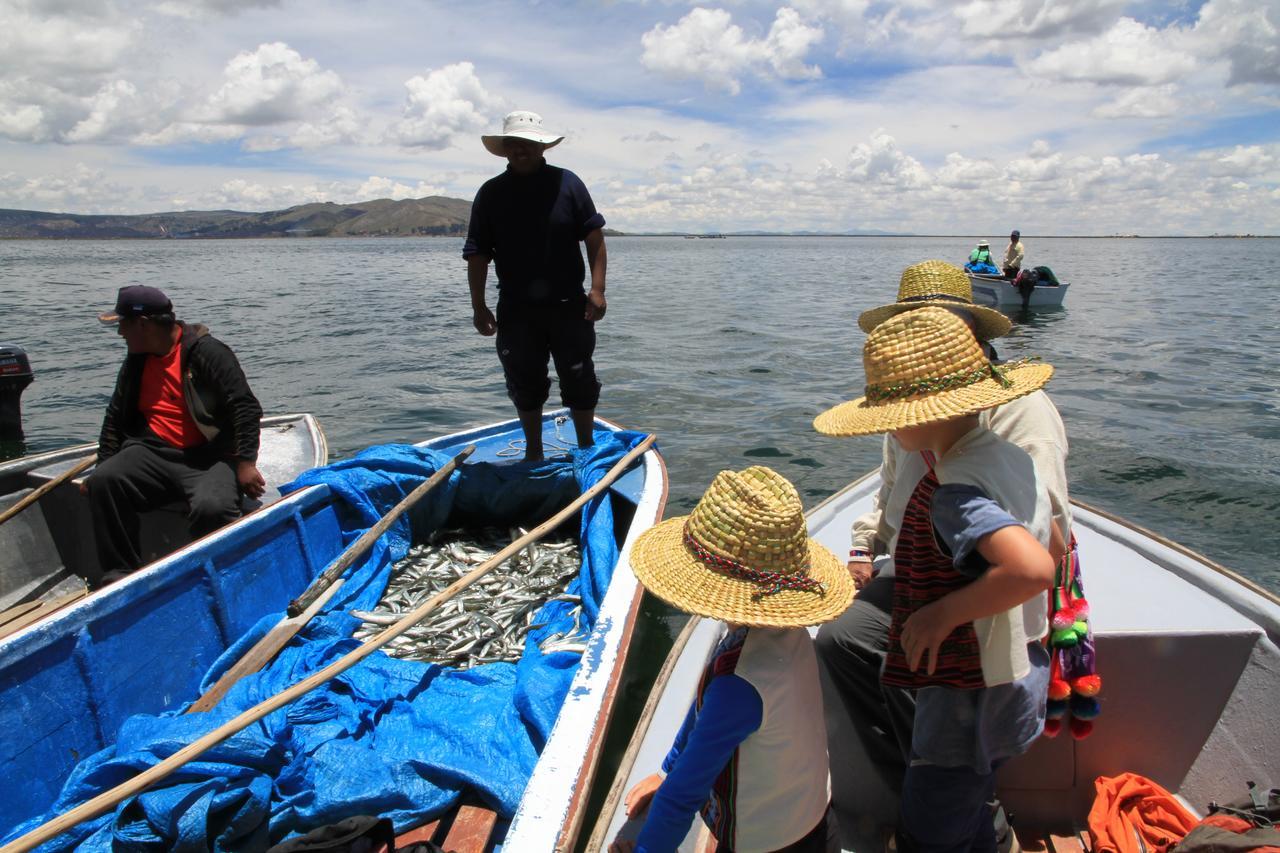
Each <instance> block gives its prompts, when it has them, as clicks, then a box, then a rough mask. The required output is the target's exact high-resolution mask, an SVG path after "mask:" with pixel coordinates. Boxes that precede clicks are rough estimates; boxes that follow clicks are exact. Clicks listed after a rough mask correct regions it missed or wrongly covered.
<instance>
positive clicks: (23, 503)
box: [0, 455, 98, 524]
mask: <svg viewBox="0 0 1280 853" xmlns="http://www.w3.org/2000/svg"><path fill="white" fill-rule="evenodd" d="M97 461H98V457H97V456H96V455H94V456H89V457H87V458H85V459H81V460H80V461H79V462H77V463H76V464H75V465H72V466H71V467H70V468H68V469H67V470H65V471H63V472H62V473H61V474H59V475H58V476H56V477H54V478H53V479H52V480H50V481H49V482H47V483H45V484H44V485H43V486H40V487H39V488H37V489H36V490H35V491H34V492H32V493H31V494H29V495H27V496H26V497H25V498H23V499H22V500H20V501H18V502H17V503H16V504H14V505H13V506H11V507H9V508H8V509H6V510H5V511H4V512H0V524H4V523H5V522H6V521H8V520H9V519H11V518H13V517H14V516H15V515H17V514H18V513H20V512H22V511H23V510H24V509H26V508H27V507H29V506H31V505H32V504H33V503H35V502H36V501H38V500H40V499H41V498H42V497H44V496H45V495H47V494H49V492H52V491H53V490H54V489H56V488H58V486H61V485H62V484H63V483H65V482H67V481H68V480H70V479H71V478H72V477H74V476H75V475H77V474H79V473H81V472H82V471H84V470H85V469H87V468H89V467H90V466H92V465H93V463H94V462H97Z"/></svg>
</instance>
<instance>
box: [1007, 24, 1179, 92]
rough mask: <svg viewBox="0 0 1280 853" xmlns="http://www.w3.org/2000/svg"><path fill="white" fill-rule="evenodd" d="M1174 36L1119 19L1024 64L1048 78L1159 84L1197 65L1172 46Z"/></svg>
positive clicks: (1122, 84) (1173, 32) (1174, 34)
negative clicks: (1098, 32)
mask: <svg viewBox="0 0 1280 853" xmlns="http://www.w3.org/2000/svg"><path fill="white" fill-rule="evenodd" d="M1174 36H1176V32H1175V31H1163V30H1157V29H1154V28H1152V27H1148V26H1145V25H1143V24H1140V23H1138V22H1137V21H1135V20H1133V19H1132V18H1121V19H1120V20H1118V21H1116V23H1115V24H1114V25H1112V27H1111V29H1109V30H1108V31H1107V32H1105V33H1103V34H1101V35H1099V36H1097V37H1096V38H1093V39H1089V40H1085V41H1076V42H1070V43H1068V44H1065V45H1062V46H1061V47H1058V48H1055V49H1053V50H1048V51H1045V52H1044V53H1041V54H1040V55H1039V56H1037V57H1035V58H1034V59H1032V60H1030V61H1029V62H1027V63H1025V65H1024V68H1025V70H1026V71H1027V72H1029V73H1031V74H1033V75H1036V76H1039V77H1046V78H1048V79H1051V80H1072V81H1077V80H1078V81H1085V82H1090V83H1103V84H1110V85H1120V86H1158V85H1161V84H1165V83H1172V82H1174V81H1176V80H1177V79H1179V78H1180V77H1182V76H1183V75H1186V74H1190V73H1191V72H1193V71H1195V70H1196V61H1195V58H1194V57H1193V56H1191V55H1190V54H1188V53H1186V52H1185V51H1184V50H1180V49H1178V48H1177V47H1175V46H1174V44H1173V42H1174V40H1175V39H1174Z"/></svg>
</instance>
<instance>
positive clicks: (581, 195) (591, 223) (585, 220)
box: [569, 172, 604, 240]
mask: <svg viewBox="0 0 1280 853" xmlns="http://www.w3.org/2000/svg"><path fill="white" fill-rule="evenodd" d="M569 174H571V175H573V173H572V172H570V173H569ZM570 187H571V190H572V192H573V203H574V208H575V209H576V210H577V215H578V222H579V223H581V224H580V225H579V227H578V239H579V240H582V239H585V238H586V236H587V235H588V234H590V233H591V232H592V231H594V230H596V229H597V228H603V227H604V216H603V215H601V214H600V213H599V212H598V211H597V210H596V204H595V202H593V201H592V200H591V193H589V192H587V185H586V184H584V183H583V182H582V179H581V178H579V177H578V176H577V175H573V180H572V181H571V182H570Z"/></svg>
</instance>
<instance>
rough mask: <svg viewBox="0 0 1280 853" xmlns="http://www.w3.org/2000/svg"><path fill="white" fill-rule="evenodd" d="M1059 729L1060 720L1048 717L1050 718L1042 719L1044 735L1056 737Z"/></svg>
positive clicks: (1060, 726)
mask: <svg viewBox="0 0 1280 853" xmlns="http://www.w3.org/2000/svg"><path fill="white" fill-rule="evenodd" d="M1061 731H1062V720H1053V719H1050V720H1045V721H1044V736H1045V737H1057V736H1058V733H1059V732H1061Z"/></svg>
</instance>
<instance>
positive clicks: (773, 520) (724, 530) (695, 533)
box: [631, 466, 854, 628]
mask: <svg viewBox="0 0 1280 853" xmlns="http://www.w3.org/2000/svg"><path fill="white" fill-rule="evenodd" d="M631 568H632V570H633V571H634V572H635V574H636V577H637V578H639V579H640V583H642V584H644V585H645V587H646V588H647V589H648V590H649V591H650V592H652V593H653V594H654V595H656V596H658V598H661V599H662V600H663V601H665V602H667V603H668V604H670V605H672V606H673V607H677V608H679V609H680V610H683V611H685V612H686V613H695V614H697V615H699V616H709V617H711V618H712V619H723V620H724V621H726V622H733V623H736V624H739V625H755V626H763V627H769V628H796V627H800V626H803V625H817V624H819V623H821V622H827V621H829V620H831V619H834V618H836V617H837V616H839V615H840V614H841V613H843V612H844V611H845V610H846V609H847V608H848V607H849V603H850V602H851V601H853V593H854V589H853V581H852V580H851V579H850V578H849V572H848V570H847V569H846V568H845V565H844V563H843V562H841V561H840V559H839V558H837V557H836V555H835V554H833V553H831V552H830V551H828V550H827V549H826V548H824V547H823V546H822V545H819V544H818V543H817V542H815V541H813V540H812V539H810V538H809V537H808V534H807V527H806V524H805V519H804V509H803V507H802V506H801V504H800V495H799V494H797V493H796V489H795V486H792V485H791V483H789V482H787V480H786V478H784V477H783V476H782V475H781V474H778V473H777V472H775V471H772V470H770V469H768V468H764V467H759V466H757V467H753V468H748V469H746V470H745V471H742V472H740V473H739V472H735V471H721V472H720V473H719V474H717V475H716V478H715V480H713V481H712V483H711V486H710V487H709V488H708V489H707V491H706V494H704V495H703V496H702V499H701V500H699V501H698V505H697V506H696V507H694V508H693V512H692V513H690V514H689V515H686V516H680V517H678V518H669V519H667V520H666V521H663V522H662V523H660V524H657V525H655V526H653V527H651V528H649V529H648V530H646V531H645V532H644V534H643V535H641V537H640V538H639V539H637V540H636V544H635V546H634V547H633V548H632V549H631Z"/></svg>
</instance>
